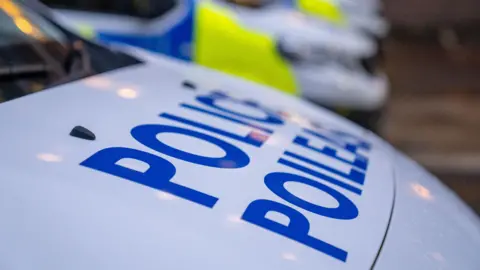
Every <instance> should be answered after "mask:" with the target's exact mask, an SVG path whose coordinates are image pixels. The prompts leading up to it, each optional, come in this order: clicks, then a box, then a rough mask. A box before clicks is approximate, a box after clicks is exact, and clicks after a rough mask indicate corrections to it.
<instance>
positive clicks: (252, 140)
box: [160, 113, 268, 147]
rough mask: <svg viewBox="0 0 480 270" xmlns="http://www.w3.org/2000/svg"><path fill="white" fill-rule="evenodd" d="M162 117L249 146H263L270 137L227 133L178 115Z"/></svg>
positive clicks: (256, 134) (252, 133)
mask: <svg viewBox="0 0 480 270" xmlns="http://www.w3.org/2000/svg"><path fill="white" fill-rule="evenodd" d="M160 117H163V118H165V119H169V120H173V121H177V122H179V123H183V124H187V125H190V126H193V127H197V128H201V129H204V130H207V131H210V132H214V133H217V134H219V135H222V136H225V137H228V138H231V139H235V140H237V141H240V142H243V143H248V144H250V145H253V146H256V147H260V146H262V145H263V143H264V142H265V141H266V140H267V139H268V136H266V135H263V134H261V133H258V132H256V131H252V132H250V133H249V134H248V135H247V136H240V135H237V134H234V133H231V132H228V131H225V130H221V129H218V128H215V127H212V126H209V125H205V124H202V123H198V122H195V121H193V120H189V119H186V118H183V117H180V116H176V115H173V114H169V113H162V114H160Z"/></svg>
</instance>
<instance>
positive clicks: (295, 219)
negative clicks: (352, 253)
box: [242, 200, 348, 262]
mask: <svg viewBox="0 0 480 270" xmlns="http://www.w3.org/2000/svg"><path fill="white" fill-rule="evenodd" d="M268 212H277V213H280V214H283V215H285V216H287V217H288V219H289V224H288V225H283V224H280V223H278V222H276V221H273V220H270V219H268V218H267V213H268ZM242 219H243V220H245V221H247V222H249V223H252V224H254V225H257V226H259V227H261V228H264V229H266V230H269V231H271V232H274V233H277V234H280V235H282V236H284V237H287V238H289V239H291V240H294V241H297V242H299V243H301V244H304V245H306V246H308V247H311V248H313V249H316V250H318V251H320V252H322V253H325V254H327V255H329V256H331V257H333V258H335V259H338V260H340V261H343V262H345V261H346V260H347V255H348V253H347V252H346V251H345V250H343V249H340V248H338V247H336V246H333V245H331V244H329V243H326V242H324V241H322V240H319V239H317V238H314V237H312V236H310V235H308V233H309V231H310V223H309V222H308V219H307V218H306V217H305V216H304V215H302V213H300V212H298V211H297V210H295V209H293V208H291V207H288V206H286V205H283V204H281V203H277V202H274V201H269V200H256V201H253V202H252V203H250V205H249V206H248V207H247V209H246V210H245V212H244V213H243V215H242Z"/></svg>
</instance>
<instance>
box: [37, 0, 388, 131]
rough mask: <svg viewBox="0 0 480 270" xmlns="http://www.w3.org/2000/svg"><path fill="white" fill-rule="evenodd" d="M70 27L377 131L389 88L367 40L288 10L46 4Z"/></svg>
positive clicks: (182, 2) (57, 0) (176, 2)
mask: <svg viewBox="0 0 480 270" xmlns="http://www.w3.org/2000/svg"><path fill="white" fill-rule="evenodd" d="M43 2H44V3H46V4H48V5H49V6H51V7H54V8H55V15H56V16H57V18H58V20H59V21H61V22H62V23H63V24H64V25H66V26H68V27H71V28H72V29H73V30H77V31H80V32H83V33H84V34H85V35H86V36H89V37H91V38H96V39H98V40H101V41H103V42H109V43H113V42H117V43H118V42H121V43H126V44H130V45H134V46H138V47H141V48H143V49H147V50H149V51H153V52H160V53H163V54H166V55H169V56H173V57H176V58H179V59H182V60H185V61H189V62H195V63H198V64H201V65H204V66H207V67H210V68H214V69H217V70H220V71H223V72H226V73H229V74H233V75H236V76H240V77H243V78H247V79H249V80H252V81H255V82H258V83H262V84H265V85H268V86H272V87H275V88H277V89H280V90H282V91H284V92H286V93H290V94H294V95H298V96H301V97H303V98H306V99H308V100H311V101H313V102H315V103H317V104H320V105H323V106H327V107H330V108H335V109H337V110H341V111H348V116H349V117H351V118H352V119H354V120H356V121H357V122H358V123H360V124H362V125H363V126H365V127H367V128H371V129H375V127H376V125H377V120H378V116H379V115H380V112H381V110H382V109H383V105H384V104H385V100H386V98H387V95H388V83H387V79H386V77H385V76H384V75H383V74H381V73H380V74H379V73H378V72H376V70H375V67H374V65H373V63H372V60H373V58H374V56H375V53H376V50H377V48H376V45H375V43H373V42H371V41H370V40H369V39H368V38H367V37H365V36H363V35H359V34H358V33H355V32H352V31H349V30H338V29H336V28H335V27H333V26H328V27H327V26H326V27H324V28H318V27H314V26H312V25H310V24H309V23H307V17H306V16H304V15H302V14H300V13H298V12H294V11H292V10H289V9H283V11H282V12H274V13H271V14H270V13H264V12H258V11H251V10H247V9H241V8H240V7H237V8H232V7H231V6H228V5H227V3H225V2H217V1H193V0H168V1H167V0H162V1H159V0H152V1H131V0H124V1H115V2H112V1H109V0H98V1H97V0H96V1H64V0H44V1H43Z"/></svg>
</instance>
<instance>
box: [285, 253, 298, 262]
mask: <svg viewBox="0 0 480 270" xmlns="http://www.w3.org/2000/svg"><path fill="white" fill-rule="evenodd" d="M282 258H283V259H285V260H287V261H296V260H297V256H295V254H293V253H290V252H285V253H283V254H282Z"/></svg>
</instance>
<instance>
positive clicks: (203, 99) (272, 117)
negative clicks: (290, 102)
mask: <svg viewBox="0 0 480 270" xmlns="http://www.w3.org/2000/svg"><path fill="white" fill-rule="evenodd" d="M196 99H197V101H198V102H200V103H202V104H204V105H207V106H209V107H211V108H215V109H217V110H219V111H222V112H225V113H229V114H232V115H235V116H237V117H240V118H243V119H246V120H252V121H256V122H260V123H266V124H274V125H282V124H283V120H282V119H281V118H280V117H279V116H278V115H277V114H276V113H274V112H273V111H271V110H269V109H267V108H265V107H263V106H260V105H258V104H257V103H252V102H249V101H247V102H245V101H241V100H237V99H234V98H232V97H229V96H226V95H224V94H221V95H218V94H215V93H214V94H211V95H207V96H199V97H197V98H196ZM220 100H221V101H228V102H231V103H235V104H241V105H243V106H245V107H248V108H253V109H257V110H258V111H261V112H263V113H264V114H265V117H263V118H262V117H257V116H252V115H248V114H244V113H240V112H236V111H233V110H231V109H228V108H225V107H223V106H220V105H218V104H217V101H220Z"/></svg>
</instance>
